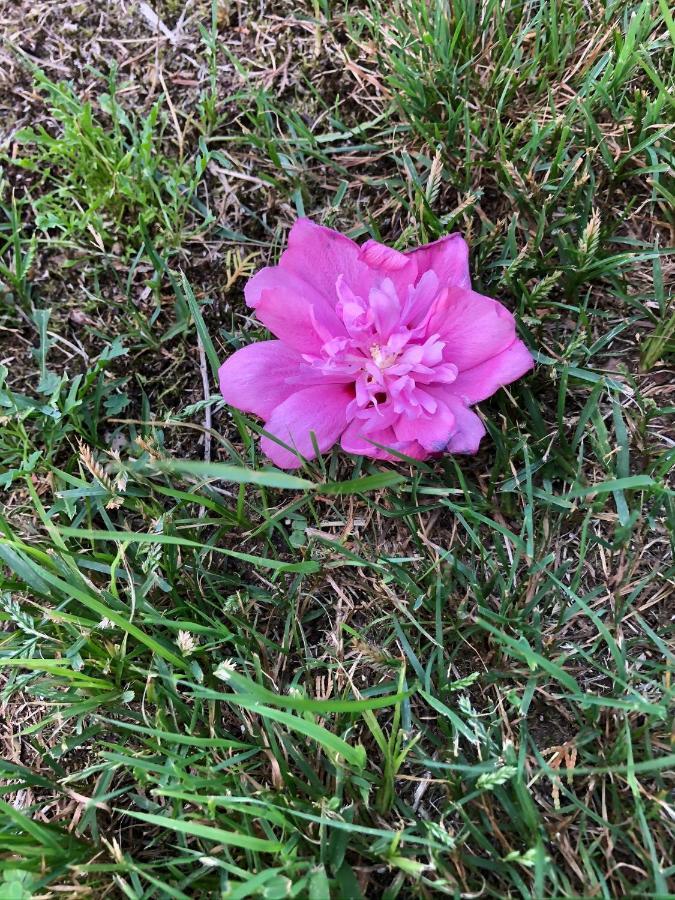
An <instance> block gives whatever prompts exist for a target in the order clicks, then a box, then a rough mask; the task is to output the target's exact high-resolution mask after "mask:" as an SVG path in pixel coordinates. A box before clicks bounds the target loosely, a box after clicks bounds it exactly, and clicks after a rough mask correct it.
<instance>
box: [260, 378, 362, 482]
mask: <svg viewBox="0 0 675 900" xmlns="http://www.w3.org/2000/svg"><path fill="white" fill-rule="evenodd" d="M352 397H353V394H352V392H351V391H350V390H349V389H348V388H347V387H345V385H342V384H326V385H323V384H322V385H315V386H314V387H309V388H305V389H304V390H301V391H298V392H297V393H295V394H292V395H291V396H290V397H288V399H287V400H284V402H283V403H282V404H281V405H280V406H277V407H276V409H275V410H274V411H273V412H272V415H271V416H270V417H269V419H268V420H267V422H266V423H265V431H268V432H269V433H270V434H273V435H275V436H276V437H278V438H279V440H280V441H283V442H284V444H288V445H289V446H290V447H294V448H295V449H296V450H297V451H298V453H300V454H302V456H304V457H305V458H306V459H313V458H314V456H315V453H314V445H313V443H312V437H311V435H312V432H313V433H314V435H315V437H316V443H317V445H318V447H319V450H320V451H321V453H325V452H326V451H327V450H330V448H331V447H332V446H333V444H334V443H335V442H336V441H337V439H338V438H339V437H340V435H341V434H342V432H343V430H344V427H345V425H346V423H347V416H346V413H347V406H348V404H349V403H350V402H351V400H352ZM260 447H261V449H262V451H263V453H264V454H265V456H267V457H269V459H271V460H272V462H273V463H274V464H275V465H276V466H280V467H281V468H282V469H297V468H298V466H300V465H302V460H300V459H298V456H297V455H296V454H295V453H292V452H291V451H289V450H286V449H284V447H281V446H280V445H279V444H277V443H275V442H274V441H272V440H271V439H270V438H267V437H262V438H261V441H260Z"/></svg>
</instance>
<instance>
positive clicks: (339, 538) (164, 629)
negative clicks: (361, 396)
mask: <svg viewBox="0 0 675 900" xmlns="http://www.w3.org/2000/svg"><path fill="white" fill-rule="evenodd" d="M0 34H1V35H2V42H1V43H0V153H1V157H0V167H1V172H2V174H1V177H0V375H1V377H0V416H1V417H2V418H1V420H0V421H1V422H2V428H1V430H0V491H1V494H0V500H1V518H0V528H1V529H2V541H1V543H0V621H2V623H3V624H2V632H1V633H0V685H1V689H2V693H1V695H0V698H1V699H0V740H1V741H2V746H3V753H2V762H0V775H1V776H2V778H3V779H4V780H3V784H4V787H3V788H2V797H1V798H0V846H1V847H2V850H3V855H2V857H1V859H0V896H2V897H13V898H21V897H30V896H40V897H46V896H74V897H75V896H78V897H79V896H96V897H104V896H109V897H113V896H125V897H133V898H141V897H176V898H180V897H192V896H194V897H211V896H213V897H219V896H226V897H229V898H243V897H266V898H282V897H290V896H296V897H302V898H304V897H310V898H314V900H323V898H328V897H333V898H346V897H349V898H351V897H360V896H362V895H363V896H365V897H383V898H384V897H386V898H394V897H406V898H407V897H432V896H441V895H448V896H454V897H478V896H484V897H507V896H508V897H511V896H513V897H535V898H542V897H575V896H593V897H596V896H597V897H608V898H609V897H617V896H633V897H656V896H659V897H665V896H668V895H669V890H675V887H674V886H673V874H674V871H673V865H672V845H673V834H672V821H673V808H672V806H670V805H669V803H670V800H671V796H670V793H669V792H670V790H671V789H672V785H673V779H672V774H673V769H674V768H675V754H674V752H673V745H672V737H671V733H670V729H671V719H670V712H671V709H672V707H671V706H670V704H671V701H672V682H671V668H670V667H671V665H672V660H673V644H672V631H670V630H669V629H670V628H671V625H672V618H673V613H674V612H675V608H674V604H673V594H674V575H675V570H674V568H673V564H672V557H671V555H670V548H671V538H672V526H673V495H672V493H671V492H670V491H669V484H668V475H669V471H670V469H671V467H672V463H673V430H672V418H670V419H669V417H671V415H672V412H673V409H674V407H675V402H674V390H675V388H674V387H673V384H674V383H673V373H672V363H673V355H672V353H673V343H672V338H673V331H674V327H675V313H674V311H673V306H672V302H671V300H670V299H669V293H668V287H669V284H672V271H673V267H672V260H671V257H670V256H669V255H668V248H669V247H671V246H672V245H673V230H672V228H673V223H672V218H671V215H672V201H673V184H672V180H669V169H670V170H671V171H672V162H673V159H672V143H671V126H672V122H673V95H672V59H673V56H672V49H673V37H674V36H675V26H674V24H673V19H672V15H671V14H670V13H669V12H668V5H667V4H666V3H665V2H661V3H652V2H643V3H627V2H623V0H622V2H608V3H585V2H582V0H564V2H561V3H550V4H545V3H528V4H519V3H510V2H509V3H497V2H493V0H486V2H484V3H481V4H478V3H474V2H469V0H465V2H461V0H449V2H445V3H444V2H441V0H432V2H425V0H406V2H393V3H381V4H378V3H372V4H368V3H366V2H363V3H357V4H352V3H350V4H345V5H342V4H341V3H338V2H330V0H314V2H313V3H302V2H293V0H288V2H285V0H279V2H274V3H265V2H262V0H261V2H260V3H258V2H251V3H248V2H244V0H239V2H237V0H232V2H228V0H225V2H219V3H216V4H215V5H214V6H213V7H212V6H211V5H210V3H208V2H192V3H187V5H184V4H183V3H182V2H179V0H162V2H157V3H156V4H155V5H154V6H153V4H149V5H147V4H142V3H137V2H135V0H119V2H117V0H111V2H106V3H104V2H98V3H96V2H89V3H84V2H83V3H77V2H76V3H72V2H68V3H61V2H59V0H53V2H44V0H43V2H28V0H23V2H21V0H16V2H8V0H4V2H2V0H0ZM302 213H305V214H308V215H311V216H312V217H313V218H314V219H315V220H316V221H319V222H322V223H324V224H329V225H334V226H336V227H340V228H342V229H343V230H345V231H348V232H349V233H350V234H351V235H352V236H354V237H356V238H359V239H360V238H363V237H365V236H368V235H370V236H374V237H378V238H379V239H381V240H384V241H386V242H389V243H391V244H394V245H396V246H398V247H400V248H406V247H410V246H414V245H415V244H418V243H422V242H425V241H427V240H433V239H435V238H436V237H438V236H440V235H442V234H444V233H446V232H448V231H451V230H459V231H461V232H462V233H464V234H465V235H466V236H467V238H468V240H469V242H470V244H471V249H472V260H471V266H472V274H473V276H474V279H475V282H476V285H477V287H478V289H480V290H483V291H484V292H485V293H488V294H491V295H492V296H497V297H499V298H500V299H501V300H502V301H503V302H504V303H505V304H506V305H508V306H509V308H511V309H512V310H513V311H514V312H515V313H516V315H517V317H518V322H519V328H520V333H521V336H522V337H523V339H524V340H525V341H526V342H527V343H528V344H529V346H530V347H531V348H532V350H533V351H534V352H535V353H536V354H537V360H538V365H537V368H536V371H535V372H534V374H533V375H531V376H530V377H528V378H526V379H524V380H523V381H522V382H520V383H518V384H516V385H513V386H512V387H511V388H510V389H509V390H503V391H501V392H500V393H499V394H498V395H497V396H496V397H494V398H493V399H492V400H491V401H490V402H487V403H484V404H482V407H481V412H482V414H483V415H484V417H485V420H486V423H487V427H488V431H489V436H488V438H486V439H485V441H484V443H483V448H482V450H481V453H480V454H479V455H478V456H477V457H472V458H465V457H459V458H456V459H451V458H448V459H445V460H442V461H440V462H437V463H433V464H431V465H426V464H417V465H407V464H405V463H403V462H402V463H401V464H400V465H387V464H374V463H372V462H369V461H364V460H360V459H357V460H355V459H350V458H347V457H345V455H344V454H341V453H339V452H336V453H335V454H333V455H332V456H330V457H328V458H326V459H325V460H323V461H321V462H316V463H313V464H310V465H308V466H307V467H306V468H305V469H304V470H301V471H300V472H299V473H297V474H298V476H299V477H302V478H303V479H305V482H300V483H298V482H297V481H294V480H293V479H287V480H284V477H281V478H279V477H278V476H274V475H273V474H270V473H269V472H268V473H267V474H263V475H258V476H257V482H256V483H254V479H255V476H254V475H251V474H250V471H253V470H255V471H258V472H259V471H260V470H261V469H262V468H263V467H264V466H265V461H264V459H262V458H260V456H259V454H258V450H257V446H256V443H257V442H256V433H255V426H256V425H257V423H255V422H253V421H250V420H247V419H245V418H243V417H242V416H238V415H236V414H235V415H233V414H232V412H231V411H229V410H228V409H226V408H224V407H223V404H222V403H221V402H220V400H219V398H218V395H217V386H216V381H215V379H214V369H215V367H216V366H217V361H218V360H220V359H223V358H224V357H225V356H226V355H227V354H228V353H229V352H231V351H232V350H233V349H234V348H236V347H238V346H241V345H243V344H246V343H248V342H250V341H252V340H255V339H256V338H257V337H258V336H260V335H261V332H260V329H259V327H258V326H257V325H256V323H255V321H254V320H252V318H251V317H250V316H249V314H248V312H247V310H246V308H245V305H244V303H243V294H242V288H243V284H244V283H245V279H246V277H248V275H250V273H251V272H252V271H254V270H255V269H256V268H257V267H259V266H260V265H262V264H264V263H266V262H269V261H273V260H274V259H275V258H277V256H278V254H279V252H280V249H281V247H282V246H283V242H284V240H285V235H286V233H287V230H288V228H289V226H290V224H291V223H292V221H293V220H294V219H295V217H296V216H297V215H298V214H302ZM233 466H235V467H238V468H236V469H235V470H234V471H233V470H232V468H231V467H233ZM242 467H245V469H246V470H249V471H248V474H247V471H245V470H244V469H243V468H242ZM237 479H239V481H240V482H241V483H237ZM360 479H368V480H366V481H361V480H360ZM669 829H671V830H670V831H669Z"/></svg>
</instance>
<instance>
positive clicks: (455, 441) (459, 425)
mask: <svg viewBox="0 0 675 900" xmlns="http://www.w3.org/2000/svg"><path fill="white" fill-rule="evenodd" d="M445 399H446V401H447V404H448V406H449V407H450V409H451V410H452V412H453V415H454V417H455V433H454V434H453V435H452V437H451V438H450V441H449V442H448V446H447V447H446V451H447V452H448V453H471V454H473V453H478V446H479V444H480V442H481V440H482V438H483V437H484V435H485V426H484V425H483V423H482V422H481V420H480V419H479V418H478V416H477V415H476V413H475V412H474V411H473V410H471V409H469V408H468V407H467V406H465V405H464V404H463V403H462V401H461V400H460V399H459V398H458V397H446V398H445Z"/></svg>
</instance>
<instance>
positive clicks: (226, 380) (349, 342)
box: [220, 219, 533, 469]
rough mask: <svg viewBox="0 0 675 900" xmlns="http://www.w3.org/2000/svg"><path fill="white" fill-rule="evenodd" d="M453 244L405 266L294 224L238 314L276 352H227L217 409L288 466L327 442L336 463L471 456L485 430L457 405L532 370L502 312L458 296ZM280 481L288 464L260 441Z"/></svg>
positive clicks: (467, 293)
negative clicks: (256, 428)
mask: <svg viewBox="0 0 675 900" xmlns="http://www.w3.org/2000/svg"><path fill="white" fill-rule="evenodd" d="M468 256H469V254H468V247H467V244H466V242H465V241H464V240H463V238H462V237H460V236H459V235H457V234H451V235H448V236H447V237H444V238H441V239H440V240H438V241H436V242H435V243H433V244H427V245H426V246H424V247H419V248H418V249H417V250H413V251H411V252H409V253H399V252H398V251H397V250H393V249H391V248H390V247H385V246H384V245H383V244H379V243H377V241H372V240H370V241H366V243H365V244H364V245H363V246H362V247H359V246H358V245H357V244H355V243H354V242H353V241H351V240H350V239H349V238H347V237H345V236H344V235H342V234H339V233H338V232H336V231H332V230H331V229H329V228H323V227H322V226H320V225H315V224H314V223H312V222H310V221H309V220H308V219H300V220H299V221H297V222H296V223H295V225H294V226H293V228H292V230H291V233H290V236H289V239H288V249H287V250H286V251H285V252H284V253H283V255H282V257H281V260H280V261H279V265H278V266H270V267H268V268H265V269H262V270H261V271H260V272H258V273H257V274H256V275H254V276H253V278H251V280H250V281H249V282H248V284H247V285H246V292H245V293H246V302H247V303H248V305H249V306H251V307H253V308H254V309H255V311H256V315H257V317H258V319H259V320H260V321H261V322H262V323H263V325H265V326H266V327H267V328H268V329H269V330H270V331H271V332H272V334H274V335H276V337H277V338H278V340H274V341H262V342H260V343H257V344H250V345H249V346H248V347H244V348H243V349H242V350H237V352H236V353H234V354H233V355H232V356H230V358H229V359H228V360H226V361H225V362H224V363H223V365H222V366H221V368H220V389H221V391H222V393H223V397H224V398H225V400H226V401H227V403H229V404H230V405H231V406H235V407H237V408H238V409H241V410H244V411H245V412H249V413H253V414H254V415H256V416H260V418H262V419H264V420H265V426H264V427H265V430H266V431H267V432H269V433H270V434H272V435H275V436H276V437H277V438H278V439H279V440H280V441H283V443H284V444H287V445H288V446H290V447H293V448H295V449H296V450H297V451H298V452H299V453H300V454H302V456H304V457H306V458H308V459H311V458H313V457H314V455H315V451H314V445H313V441H312V436H311V435H312V433H314V436H315V440H316V444H317V446H318V448H319V450H320V451H321V452H322V453H325V452H326V451H327V450H329V449H330V448H331V447H332V446H333V445H334V444H335V443H336V442H337V441H340V443H341V445H342V448H343V449H344V450H346V451H347V453H357V454H363V455H364V456H371V457H375V458H376V459H395V458H396V457H394V456H392V455H391V454H390V453H388V452H387V450H384V449H381V447H378V446H376V445H377V444H379V445H381V446H383V447H387V448H390V449H393V450H396V451H398V452H399V453H403V454H405V455H407V456H411V457H414V458H416V459H425V458H427V457H428V456H430V455H432V454H438V453H445V452H447V453H475V452H476V451H477V450H478V445H479V443H480V440H481V438H482V437H483V435H484V434H485V428H484V427H483V424H482V422H481V420H480V419H479V418H478V416H477V415H476V414H475V413H474V412H472V410H471V409H470V408H469V406H470V405H471V404H473V403H478V402H479V401H480V400H484V399H485V398H486V397H489V396H490V395H491V394H494V392H495V391H496V390H498V389H499V388H500V387H501V386H502V385H505V384H509V382H511V381H514V380H515V379H516V378H520V376H521V375H524V374H525V372H527V371H528V370H529V369H531V368H532V366H533V360H532V356H531V354H530V352H529V351H528V349H527V348H526V347H525V345H524V344H523V342H522V341H520V340H518V338H517V337H516V329H515V323H514V319H513V316H512V315H511V313H510V312H509V311H508V310H507V309H506V308H505V307H504V306H502V305H501V303H498V302H497V301H496V300H491V299H490V298H489V297H483V296H482V295H481V294H477V293H475V291H472V290H471V282H470V279H469V265H468ZM261 447H262V449H263V451H264V453H265V454H266V455H267V456H268V457H269V459H271V460H272V462H273V463H275V465H277V466H281V467H282V468H289V469H290V468H295V467H297V466H299V465H300V464H301V461H300V460H299V459H298V457H297V455H296V454H295V453H293V452H291V451H290V450H286V449H284V448H283V447H282V446H280V445H279V444H277V443H275V442H274V441H273V440H270V439H269V438H266V437H263V438H262V441H261Z"/></svg>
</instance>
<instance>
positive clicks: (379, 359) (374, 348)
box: [370, 344, 398, 369]
mask: <svg viewBox="0 0 675 900" xmlns="http://www.w3.org/2000/svg"><path fill="white" fill-rule="evenodd" d="M370 356H371V359H372V360H373V362H374V363H375V365H376V366H377V367H378V369H388V368H389V366H392V365H393V364H394V363H395V362H396V359H397V358H398V353H388V354H385V353H383V352H382V347H380V345H379V344H371V346H370Z"/></svg>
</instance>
